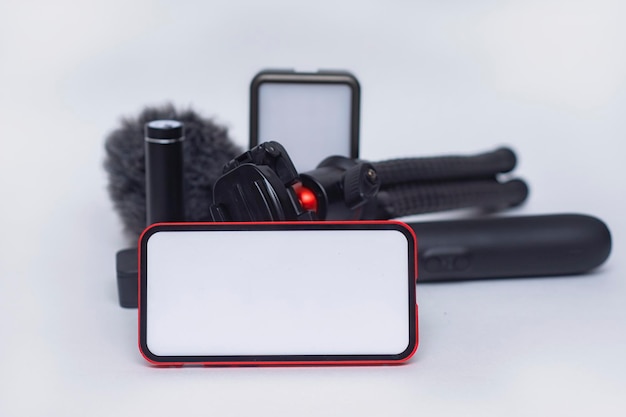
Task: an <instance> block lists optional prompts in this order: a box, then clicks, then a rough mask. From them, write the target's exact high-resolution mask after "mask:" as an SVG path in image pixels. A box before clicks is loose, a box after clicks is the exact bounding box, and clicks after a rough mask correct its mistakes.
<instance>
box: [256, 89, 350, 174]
mask: <svg viewBox="0 0 626 417" xmlns="http://www.w3.org/2000/svg"><path fill="white" fill-rule="evenodd" d="M258 106H259V107H258V108H259V115H258V117H259V120H258V123H259V125H258V141H259V143H262V142H267V141H270V140H272V141H276V142H279V143H280V144H282V145H283V146H284V147H285V149H287V152H289V156H290V157H291V159H292V161H293V163H294V164H295V166H296V168H297V169H298V171H300V172H303V171H308V170H311V169H313V168H315V167H316V166H317V165H318V164H319V163H320V162H321V161H322V160H323V159H324V158H326V157H328V156H331V155H343V156H350V143H351V142H350V141H351V139H350V131H351V127H350V125H351V112H352V90H351V89H350V87H349V86H348V85H346V84H289V83H284V84H283V83H263V84H261V86H260V88H259V102H258Z"/></svg>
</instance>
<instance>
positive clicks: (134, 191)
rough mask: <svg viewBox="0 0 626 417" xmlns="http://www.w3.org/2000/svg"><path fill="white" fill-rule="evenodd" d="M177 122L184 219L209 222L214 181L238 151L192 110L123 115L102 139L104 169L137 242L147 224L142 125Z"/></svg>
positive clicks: (151, 110) (169, 108)
mask: <svg viewBox="0 0 626 417" xmlns="http://www.w3.org/2000/svg"><path fill="white" fill-rule="evenodd" d="M161 119H170V120H178V121H180V122H182V123H184V125H185V142H184V151H183V155H184V156H183V158H184V172H183V194H184V202H185V221H208V220H210V218H211V216H210V213H209V207H210V205H211V203H212V202H213V183H214V182H215V180H216V179H217V178H218V177H219V176H220V175H221V174H222V168H223V166H224V164H226V163H227V162H228V161H230V160H231V159H233V158H234V157H236V156H237V155H239V154H241V153H242V150H241V148H239V147H238V146H237V145H235V144H234V143H233V142H232V141H231V140H230V139H229V137H228V131H227V129H226V128H225V127H223V126H219V125H217V124H215V123H214V122H213V121H212V120H211V119H207V118H203V117H202V116H200V115H198V114H197V113H196V112H194V111H192V110H177V109H176V108H174V106H173V105H171V104H167V105H164V106H160V107H147V108H145V109H144V110H143V111H142V112H141V113H140V114H139V116H137V117H135V118H130V117H126V118H123V119H122V121H121V126H120V127H118V128H117V129H115V130H113V131H112V132H111V133H110V134H109V135H108V136H107V137H106V140H105V150H106V157H105V161H104V168H105V170H106V172H107V173H108V177H109V184H108V191H109V195H110V197H111V200H113V205H114V207H115V210H116V211H117V212H118V213H119V215H120V217H121V219H122V223H123V225H124V229H125V231H126V232H127V233H128V235H129V237H130V238H132V239H133V240H136V239H137V238H138V237H139V235H140V234H141V232H142V231H143V229H144V228H145V227H146V174H145V161H144V159H145V150H144V125H145V124H146V123H147V122H150V121H153V120H161Z"/></svg>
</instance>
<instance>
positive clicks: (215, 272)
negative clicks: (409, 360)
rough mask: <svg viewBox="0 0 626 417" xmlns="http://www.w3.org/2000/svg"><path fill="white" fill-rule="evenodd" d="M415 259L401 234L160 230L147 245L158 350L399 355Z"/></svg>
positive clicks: (149, 312)
mask: <svg viewBox="0 0 626 417" xmlns="http://www.w3.org/2000/svg"><path fill="white" fill-rule="evenodd" d="M268 242H271V244H268ZM408 253H409V252H408V243H407V240H406V236H405V235H404V234H402V233H401V232H399V231H397V230H377V231H372V230H343V231H339V230H325V231H314V230H307V231H297V230H292V231H267V230H266V231H260V230H257V231H236V232H233V231H231V232H224V231H206V232H200V231H196V232H174V231H162V232H157V233H155V234H153V235H151V236H150V238H149V239H148V243H147V280H146V281H147V286H146V287H147V292H146V295H147V300H146V301H147V304H146V322H147V329H146V334H147V337H146V343H147V346H148V349H149V350H150V352H152V353H153V354H155V355H158V356H219V355H224V356H228V355H230V356H232V355H248V356H255V355H256V356H258V355H399V354H401V353H403V352H404V351H405V350H406V349H407V348H408V344H409V311H410V307H409V302H410V301H409V292H408V288H407V282H409V281H410V280H411V279H412V278H410V277H409V276H408V271H409V264H408Z"/></svg>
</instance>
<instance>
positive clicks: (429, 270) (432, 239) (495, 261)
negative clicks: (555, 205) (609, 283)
mask: <svg viewBox="0 0 626 417" xmlns="http://www.w3.org/2000/svg"><path fill="white" fill-rule="evenodd" d="M409 226H410V227H411V228H412V229H413V230H414V231H415V235H416V236H417V242H418V271H419V272H418V282H431V281H449V280H466V279H483V278H509V277H537V276H551V275H573V274H581V273H584V272H587V271H589V270H591V269H593V268H595V267H597V266H599V265H601V264H602V263H603V262H604V261H605V260H606V259H607V258H608V256H609V254H610V252H611V234H610V232H609V229H608V228H607V226H606V224H604V223H603V222H602V221H601V220H599V219H597V218H595V217H591V216H587V215H581V214H555V215H544V216H529V217H502V218H486V219H472V220H455V221H440V222H427V223H409Z"/></svg>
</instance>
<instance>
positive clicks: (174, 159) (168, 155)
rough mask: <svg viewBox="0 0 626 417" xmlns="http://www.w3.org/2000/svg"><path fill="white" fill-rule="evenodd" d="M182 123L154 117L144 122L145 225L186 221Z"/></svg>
mask: <svg viewBox="0 0 626 417" xmlns="http://www.w3.org/2000/svg"><path fill="white" fill-rule="evenodd" d="M184 139H185V136H184V127H183V124H182V123H181V122H179V121H176V120H154V121H152V122H149V123H146V125H145V148H146V149H145V150H146V225H147V226H149V225H151V224H153V223H158V222H172V221H184V220H185V207H184V203H183V141H184Z"/></svg>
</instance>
